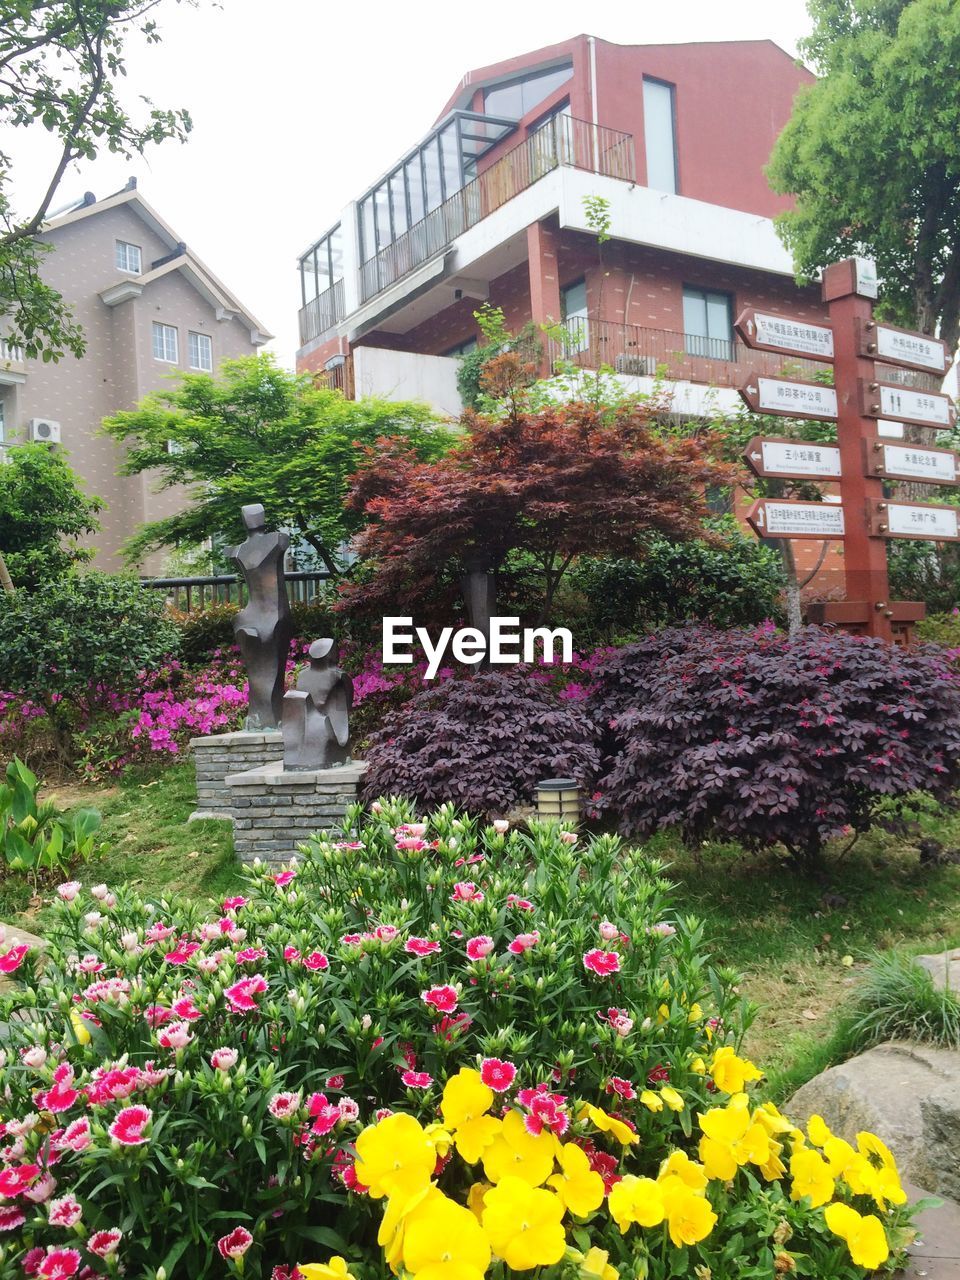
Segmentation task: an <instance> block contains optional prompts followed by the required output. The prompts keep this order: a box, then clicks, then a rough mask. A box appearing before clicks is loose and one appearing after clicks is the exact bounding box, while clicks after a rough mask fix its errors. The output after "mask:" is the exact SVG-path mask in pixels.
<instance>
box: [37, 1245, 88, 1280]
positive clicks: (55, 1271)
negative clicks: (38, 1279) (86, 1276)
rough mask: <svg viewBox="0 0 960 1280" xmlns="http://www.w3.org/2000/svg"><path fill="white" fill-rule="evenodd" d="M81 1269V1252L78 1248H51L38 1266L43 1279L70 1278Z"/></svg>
mask: <svg viewBox="0 0 960 1280" xmlns="http://www.w3.org/2000/svg"><path fill="white" fill-rule="evenodd" d="M79 1269H80V1254H79V1253H78V1252H77V1250H76V1249H50V1250H48V1252H47V1256H46V1257H45V1258H44V1259H43V1261H42V1262H41V1263H40V1266H39V1267H38V1268H37V1275H38V1276H43V1280H69V1277H70V1276H75V1275H76V1274H77V1271H78V1270H79Z"/></svg>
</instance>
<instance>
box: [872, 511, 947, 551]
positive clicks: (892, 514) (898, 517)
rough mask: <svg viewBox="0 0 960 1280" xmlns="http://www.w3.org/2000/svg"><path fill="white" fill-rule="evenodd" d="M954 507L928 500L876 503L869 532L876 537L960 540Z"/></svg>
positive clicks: (936, 540)
mask: <svg viewBox="0 0 960 1280" xmlns="http://www.w3.org/2000/svg"><path fill="white" fill-rule="evenodd" d="M958 514H960V510H958V508H957V507H942V506H937V505H935V504H934V503H931V502H912V503H911V502H878V503H877V505H876V509H875V510H874V512H873V516H872V528H871V530H870V532H871V533H872V534H873V536H874V537H876V538H924V539H926V540H927V541H932V542H960V525H958V522H957V516H958Z"/></svg>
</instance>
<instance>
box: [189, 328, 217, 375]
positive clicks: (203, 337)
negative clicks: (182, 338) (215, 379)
mask: <svg viewBox="0 0 960 1280" xmlns="http://www.w3.org/2000/svg"><path fill="white" fill-rule="evenodd" d="M194 338H196V340H197V341H196V349H197V358H196V360H194V356H193V349H194ZM204 343H205V344H206V351H207V356H208V359H209V363H208V364H204V363H203V362H202V359H201V351H202V349H203V344H204ZM187 363H188V364H189V365H190V368H191V369H193V370H194V371H195V372H197V373H213V339H212V338H211V337H210V335H209V333H199V332H198V331H197V330H196V329H188V330H187Z"/></svg>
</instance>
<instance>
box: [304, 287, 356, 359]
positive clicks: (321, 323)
mask: <svg viewBox="0 0 960 1280" xmlns="http://www.w3.org/2000/svg"><path fill="white" fill-rule="evenodd" d="M345 314H346V311H345V308H344V305H343V281H342V280H335V281H334V282H333V284H332V285H331V286H330V288H329V289H324V291H323V293H321V294H319V295H318V297H316V298H312V299H311V300H310V301H309V302H308V303H307V304H306V306H304V307H301V308H300V345H301V347H303V346H306V344H307V343H308V342H313V341H315V340H316V339H318V338H325V337H326V336H327V335H328V334H332V333H333V332H334V330H335V329H336V327H337V325H338V324H339V323H340V321H341V320H342V319H343V317H344V315H345Z"/></svg>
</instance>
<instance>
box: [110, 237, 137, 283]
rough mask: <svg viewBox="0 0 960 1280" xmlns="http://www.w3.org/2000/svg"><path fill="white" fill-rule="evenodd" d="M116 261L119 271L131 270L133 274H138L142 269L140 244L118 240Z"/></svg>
mask: <svg viewBox="0 0 960 1280" xmlns="http://www.w3.org/2000/svg"><path fill="white" fill-rule="evenodd" d="M114 262H115V264H116V267H117V270H118V271H129V272H130V274H131V275H135V276H138V275H139V274H140V271H141V269H142V268H141V265H140V246H139V245H138V244H129V243H128V242H127V241H126V240H118V241H117V242H116V252H115V254H114Z"/></svg>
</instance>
